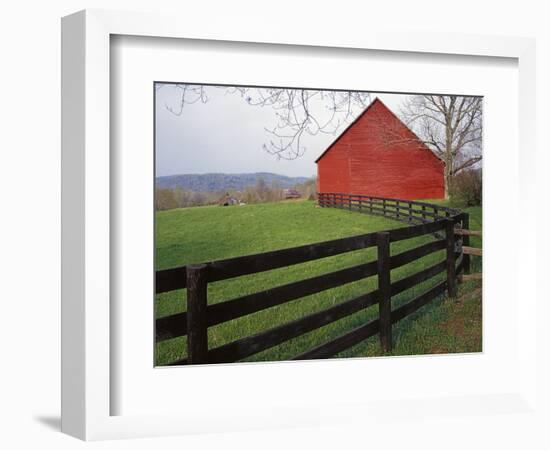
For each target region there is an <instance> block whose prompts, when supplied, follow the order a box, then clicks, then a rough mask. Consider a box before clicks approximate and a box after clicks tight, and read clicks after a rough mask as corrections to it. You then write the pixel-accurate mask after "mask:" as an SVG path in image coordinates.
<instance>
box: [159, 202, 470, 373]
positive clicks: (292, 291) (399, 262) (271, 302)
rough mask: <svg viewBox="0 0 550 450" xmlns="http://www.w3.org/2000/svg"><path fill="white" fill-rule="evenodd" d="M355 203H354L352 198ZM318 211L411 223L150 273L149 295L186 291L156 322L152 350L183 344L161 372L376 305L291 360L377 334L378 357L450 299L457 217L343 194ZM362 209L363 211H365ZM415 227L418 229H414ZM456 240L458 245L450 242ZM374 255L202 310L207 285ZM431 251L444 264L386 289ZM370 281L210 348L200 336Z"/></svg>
mask: <svg viewBox="0 0 550 450" xmlns="http://www.w3.org/2000/svg"><path fill="white" fill-rule="evenodd" d="M358 197H359V198H358ZM319 204H320V206H322V207H329V206H330V207H339V208H342V207H346V208H349V209H352V210H358V211H360V212H367V213H372V214H382V215H385V216H386V217H389V218H393V219H397V220H405V221H408V222H410V223H416V224H414V225H411V226H409V227H405V228H398V229H393V230H388V231H381V232H376V233H369V234H363V235H358V236H352V237H347V238H343V239H336V240H332V241H326V242H320V243H316V244H311V245H304V246H300V247H294V248H288V249H283V250H277V251H272V252H266V253H260V254H255V255H247V256H242V257H237V258H231V259H225V260H219V261H212V262H207V263H204V264H194V265H188V266H184V267H177V268H174V269H168V270H161V271H158V272H157V273H156V293H157V294H159V293H162V292H168V291H172V290H177V289H183V288H186V290H187V311H186V312H182V313H178V314H174V315H171V316H167V317H163V318H159V319H156V323H155V336H156V342H157V343H158V342H161V341H164V340H167V339H172V338H175V337H179V336H187V358H185V359H182V360H179V361H175V362H172V363H169V364H167V365H182V364H207V363H208V364H209V363H229V362H235V361H239V360H242V359H244V358H247V357H249V356H251V355H254V354H256V353H259V352H261V351H264V350H267V349H269V348H271V347H274V346H277V345H279V344H281V343H283V342H286V341H288V340H290V339H294V338H296V337H298V336H301V335H303V334H305V333H308V332H310V331H313V330H316V329H318V328H321V327H323V326H326V325H328V324H330V323H333V322H335V321H337V320H340V319H342V318H344V317H347V316H350V315H352V314H355V313H357V312H360V311H362V310H364V309H366V308H369V307H371V306H375V305H378V311H379V314H378V315H379V317H378V318H377V319H375V320H372V321H370V322H368V323H365V324H363V325H361V326H359V327H357V328H355V329H352V330H350V331H349V332H347V333H345V334H343V335H341V336H339V337H337V338H336V339H333V340H331V341H329V342H326V343H323V344H321V345H319V346H317V347H315V348H312V349H310V350H308V351H306V352H303V353H301V354H299V355H295V356H294V357H293V358H291V359H297V360H298V359H319V358H328V357H331V356H334V355H336V354H338V353H340V352H342V351H343V350H346V349H348V348H350V347H352V346H354V345H356V344H358V343H360V342H361V341H363V340H365V339H367V338H368V337H371V336H373V335H375V334H379V336H380V343H381V345H382V348H383V349H384V351H389V350H391V345H392V325H393V324H394V323H396V322H398V321H400V320H401V319H403V318H404V317H406V316H408V315H410V314H412V313H413V312H415V311H416V310H418V309H419V308H421V307H422V306H424V305H426V304H427V303H428V302H430V301H431V300H433V299H434V298H436V297H437V296H439V295H441V294H443V293H445V292H447V293H448V295H449V296H450V297H455V296H456V293H457V287H456V284H457V277H458V275H459V274H460V273H461V272H462V271H466V270H467V264H468V260H467V257H466V255H463V252H462V245H461V244H462V242H461V240H465V239H464V238H465V237H466V236H462V235H458V234H456V233H455V230H456V229H464V228H466V227H467V225H468V215H467V214H465V213H462V212H461V211H458V210H454V209H450V208H445V207H442V206H438V205H432V204H429V203H421V202H414V201H408V200H398V199H383V198H375V197H366V196H353V195H351V196H350V195H348V196H346V195H344V194H320V196H319ZM365 208H366V210H365ZM418 222H420V223H418ZM428 234H430V235H434V236H436V238H435V240H433V241H431V242H428V243H425V244H422V245H420V246H418V247H416V248H413V249H409V250H407V251H404V252H401V253H399V254H396V255H391V253H390V246H391V243H393V242H397V241H402V240H405V239H411V238H415V237H418V236H423V235H428ZM457 236H458V237H457ZM371 247H376V248H377V258H376V259H375V260H374V261H369V262H365V263H363V264H359V265H355V266H352V267H349V268H345V269H341V270H338V271H335V272H331V273H327V274H323V275H318V276H315V277H312V278H307V279H304V280H300V281H296V282H293V283H289V284H285V285H282V286H278V287H274V288H271V289H267V290H264V291H261V292H257V293H254V294H248V295H243V296H241V297H238V298H234V299H230V300H227V301H224V302H221V303H217V304H211V305H209V304H208V296H207V291H208V289H207V287H208V283H211V282H215V281H220V280H227V279H230V278H235V277H240V276H243V275H249V274H254V273H259V272H264V271H268V270H273V269H278V268H282V267H288V266H292V265H295V264H300V263H304V262H307V261H313V260H318V259H321V258H327V257H330V256H334V255H340V254H344V253H347V252H352V251H355V250H359V249H366V248H371ZM439 250H446V252H445V258H444V259H442V260H441V261H439V262H438V263H437V264H434V265H432V266H429V267H426V268H424V269H423V270H420V271H419V272H417V273H414V274H412V275H409V276H407V277H405V278H402V279H400V280H398V281H394V282H391V271H392V270H393V269H396V268H398V267H401V266H403V265H405V264H408V263H410V262H413V261H415V260H417V259H419V258H422V257H424V256H426V255H429V254H431V253H434V252H436V251H439ZM442 272H446V279H445V280H444V281H442V282H440V283H438V284H437V285H436V286H434V287H432V288H430V289H429V290H427V291H425V292H423V293H422V294H421V295H419V296H417V297H416V298H414V299H413V300H411V301H409V302H408V303H406V304H404V305H402V306H400V307H398V308H396V309H393V310H392V309H391V298H392V297H393V296H395V295H397V294H399V293H401V292H404V291H406V290H407V289H410V288H412V287H414V286H416V285H418V284H419V283H422V282H424V281H426V280H428V279H430V278H432V277H434V276H436V275H438V274H440V273H442ZM369 277H377V279H378V289H376V290H374V291H371V292H367V293H365V294H363V295H360V296H359V297H356V298H352V299H350V300H346V301H344V302H342V303H339V304H336V305H334V306H332V307H329V308H327V309H325V310H323V311H319V312H316V313H313V314H311V315H308V316H306V317H301V318H299V319H296V320H293V321H291V322H288V323H285V324H283V325H279V326H277V327H274V328H271V329H268V330H265V331H263V332H260V333H258V334H255V335H253V336H247V337H244V338H241V339H238V340H236V341H233V342H230V343H227V344H225V345H221V346H219V347H215V348H209V346H208V328H209V327H211V326H214V325H218V324H221V323H224V322H228V321H231V320H234V319H237V318H239V317H243V316H246V315H248V314H252V313H255V312H258V311H262V310H265V309H268V308H273V307H276V306H277V305H282V304H284V303H287V302H290V301H294V300H298V301H299V299H300V298H302V297H306V296H309V295H312V294H315V293H318V292H322V291H325V290H327V289H332V288H335V287H338V286H342V285H344V284H347V283H352V282H355V281H359V280H363V279H366V278H369Z"/></svg>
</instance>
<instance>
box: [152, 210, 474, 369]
mask: <svg viewBox="0 0 550 450" xmlns="http://www.w3.org/2000/svg"><path fill="white" fill-rule="evenodd" d="M476 217H477V213H476ZM156 219H157V222H156V246H157V253H156V266H157V270H158V269H165V268H170V267H175V266H180V265H186V264H189V263H198V262H204V261H212V260H216V259H223V258H229V257H234V256H240V255H247V254H251V253H259V252H264V251H269V250H276V249H281V248H288V247H293V246H297V245H303V244H307V243H314V242H321V241H326V240H329V239H337V238H340V237H346V236H352V235H357V234H363V233H369V232H373V231H379V230H383V229H390V228H397V227H401V226H404V225H403V224H401V223H400V222H396V221H392V220H389V219H384V218H380V217H373V216H368V215H363V214H358V213H354V212H349V211H345V210H337V209H332V208H315V205H314V203H313V202H308V201H298V202H296V201H292V202H280V203H271V204H257V205H246V206H242V207H237V206H236V207H225V208H224V207H218V206H212V207H199V208H185V209H177V210H171V211H163V212H158V213H157V216H156ZM477 220H478V219H477V218H476V219H474V218H472V227H473V225H474V223H475V222H476V221H477ZM479 220H480V211H479ZM430 239H432V237H430V236H423V237H420V238H415V239H411V240H408V241H403V242H398V243H396V244H393V245H392V253H399V252H401V251H403V250H405V249H407V248H412V247H415V246H417V245H419V244H420V243H423V242H428V241H429V240H430ZM474 245H476V244H475V243H474ZM375 252H376V249H367V250H359V251H355V252H351V253H347V254H345V255H339V256H335V257H330V258H325V259H322V260H317V261H312V262H309V263H304V264H300V265H296V266H292V267H289V268H283V269H277V270H273V271H269V272H265V273H261V274H254V275H249V276H245V277H240V278H237V279H232V280H226V281H221V282H217V283H211V284H209V288H208V296H209V303H217V302H221V301H226V300H229V299H231V298H235V297H238V296H240V295H243V294H247V293H253V292H257V291H261V290H264V289H266V288H269V287H274V286H277V285H281V284H285V283H289V282H292V281H297V280H300V279H304V278H308V277H311V276H315V275H319V274H322V273H327V272H332V271H334V270H337V269H340V268H345V267H349V266H352V265H355V264H359V263H362V262H366V261H370V260H374V259H375ZM443 257H444V256H443V252H437V253H434V254H432V255H429V256H427V257H425V258H422V259H421V260H419V261H416V262H414V263H411V264H408V265H406V266H404V267H402V268H399V269H398V270H395V271H393V273H392V277H393V279H399V278H402V277H404V276H407V275H408V274H411V273H413V272H416V271H418V270H420V269H421V268H423V267H425V266H427V265H429V264H433V263H436V262H438V261H440V260H441V259H443ZM442 276H443V274H442V275H440V276H439V277H436V279H434V280H430V281H428V282H426V283H424V285H421V286H417V287H415V288H414V289H411V290H409V291H406V292H404V293H402V294H400V295H399V296H397V297H396V298H394V307H397V306H399V305H400V304H402V303H404V302H406V301H407V300H410V299H411V298H412V297H413V296H414V295H417V294H418V293H420V292H421V291H423V290H425V289H427V288H428V287H429V286H431V285H433V284H435V282H437V281H438V280H440V279H441V277H442ZM465 287H466V285H463V286H462V287H461V290H464V289H465ZM374 289H376V277H371V278H369V279H367V280H361V281H358V282H355V283H350V284H348V285H345V286H342V287H339V288H335V289H331V290H327V291H325V292H322V293H319V294H315V295H311V296H308V297H304V298H302V299H299V300H295V301H293V302H290V303H287V304H285V305H281V306H277V307H275V308H271V309H268V310H265V311H261V312H258V313H255V314H251V315H249V316H246V317H243V318H240V319H237V320H234V321H231V322H228V323H225V324H221V325H217V326H215V327H211V328H210V329H209V345H210V346H211V347H214V346H219V345H222V344H225V343H227V342H230V341H233V340H235V339H238V338H241V337H244V336H248V335H250V334H254V333H258V332H261V331H264V330H266V329H268V328H271V327H274V326H277V325H280V324H282V323H285V322H288V321H290V320H293V319H296V318H299V317H303V316H305V315H308V314H311V313H313V312H315V311H319V310H322V309H325V308H327V307H328V306H331V305H334V304H336V303H339V302H342V301H344V300H348V299H351V298H353V297H355V296H358V295H361V294H364V293H366V292H368V291H371V290H374ZM468 289H471V288H468ZM455 303H456V302H451V301H449V300H442V299H439V300H436V301H434V302H433V303H432V304H431V305H429V306H427V307H425V308H423V309H422V310H421V311H420V312H419V313H417V314H415V315H414V316H412V317H411V318H408V319H406V320H404V321H403V322H402V324H400V325H398V326H397V327H395V331H394V340H395V350H394V353H395V354H418V353H426V352H429V353H433V352H442V351H443V352H449V351H479V350H480V345H481V326H480V324H481V306H480V303H479V301H473V302H472V303H471V304H468V305H466V304H464V308H463V309H464V312H463V314H464V319H465V320H467V319H469V318H472V317H474V318H475V320H473V321H472V322H471V323H468V324H467V325H464V324H462V328H463V330H462V331H461V334H462V335H467V336H468V339H460V338H457V339H454V340H453V339H451V338H450V337H449V336H451V335H453V332H451V331H449V330H446V329H445V328H441V327H442V326H443V324H445V323H447V322H448V321H449V320H451V319H453V320H454V319H456V314H455V312H454V309H456V305H455ZM477 304H479V307H477V306H476V305H477ZM472 308H473V309H476V308H477V309H479V311H478V312H475V313H473V312H472V311H471V309H472ZM184 309H185V290H180V291H175V292H169V293H166V294H160V295H158V296H157V299H156V315H157V317H163V316H166V315H170V314H173V313H175V312H180V311H183V310H184ZM476 311H477V310H476ZM376 316H377V308H376V306H374V307H371V308H369V309H367V310H366V311H364V312H360V313H357V314H354V315H352V316H350V317H347V318H344V319H341V320H339V321H337V322H335V323H333V324H331V325H329V326H326V327H323V328H320V329H319V330H316V331H313V332H311V333H308V334H306V335H304V336H301V337H299V338H296V339H293V340H291V341H289V342H286V343H284V344H282V345H279V346H277V347H275V348H272V349H269V350H266V351H264V352H262V353H259V354H257V355H254V356H252V357H250V358H249V359H248V360H250V361H265V360H284V359H288V358H291V357H292V356H294V355H296V354H298V353H300V352H302V351H304V350H307V349H309V348H311V347H312V346H314V345H318V344H320V343H323V342H326V341H329V340H331V339H333V338H335V337H337V336H338V335H340V334H342V333H345V332H347V331H349V330H350V329H351V328H352V327H355V326H358V325H360V324H362V323H365V321H368V320H371V319H372V318H374V317H376ZM478 319H479V320H478ZM426 320H427V322H426V323H423V322H422V321H426ZM449 323H450V322H449ZM436 328H437V329H439V330H440V335H439V337H438V335H437V332H436ZM464 329H465V330H466V331H464ZM478 329H479V330H478ZM426 333H431V340H432V341H433V342H432V341H430V340H429V339H427V338H426V336H425V335H426ZM476 333H477V335H476ZM474 335H476V336H477V337H475V336H474ZM472 336H474V337H472ZM466 341H467V342H466ZM378 347H379V346H378V338H377V337H374V338H371V339H369V340H368V341H366V342H365V343H363V344H360V345H357V346H356V347H354V348H352V349H349V350H348V351H346V352H344V353H342V354H341V355H339V356H369V355H375V354H378V352H379V348H378ZM184 356H185V337H182V338H176V339H172V340H170V341H166V342H163V343H160V344H159V345H157V355H156V362H157V364H162V363H167V362H170V361H173V360H176V359H179V358H182V357H184Z"/></svg>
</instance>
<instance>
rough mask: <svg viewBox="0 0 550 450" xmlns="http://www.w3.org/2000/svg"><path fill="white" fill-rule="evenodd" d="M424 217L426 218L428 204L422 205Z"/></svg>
mask: <svg viewBox="0 0 550 450" xmlns="http://www.w3.org/2000/svg"><path fill="white" fill-rule="evenodd" d="M422 219H424V220H426V205H422Z"/></svg>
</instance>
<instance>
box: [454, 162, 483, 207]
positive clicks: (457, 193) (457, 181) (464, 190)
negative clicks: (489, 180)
mask: <svg viewBox="0 0 550 450" xmlns="http://www.w3.org/2000/svg"><path fill="white" fill-rule="evenodd" d="M449 193H450V196H451V201H452V202H453V203H454V204H456V205H460V206H480V205H481V200H482V198H481V197H482V175H481V169H472V170H463V171H462V172H460V173H458V174H457V175H455V176H454V177H453V180H452V183H451V189H450V192H449Z"/></svg>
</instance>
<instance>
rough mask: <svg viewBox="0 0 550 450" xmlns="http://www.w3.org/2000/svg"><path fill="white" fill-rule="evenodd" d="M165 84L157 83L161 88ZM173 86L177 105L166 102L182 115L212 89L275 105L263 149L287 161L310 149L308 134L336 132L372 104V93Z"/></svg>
mask: <svg viewBox="0 0 550 450" xmlns="http://www.w3.org/2000/svg"><path fill="white" fill-rule="evenodd" d="M162 86H163V85H162V84H159V85H157V89H159V88H161V87H162ZM170 86H172V87H173V88H175V89H178V90H179V91H180V95H179V102H178V103H177V105H166V108H167V109H168V110H169V111H170V112H172V113H173V114H176V115H181V114H182V113H183V111H184V109H185V107H186V105H190V104H194V103H206V102H208V101H209V96H208V92H207V90H208V89H225V90H226V92H227V93H230V94H237V95H240V96H241V98H243V100H244V101H245V102H246V103H248V104H249V105H251V106H257V107H271V108H272V109H273V110H274V112H275V115H276V119H277V124H276V125H275V126H273V127H271V128H267V127H266V128H264V129H265V131H266V132H267V133H268V134H269V135H270V136H271V138H270V139H269V141H268V142H266V143H265V144H264V145H263V149H264V150H265V151H267V152H268V153H270V154H272V155H274V156H276V157H277V158H280V159H287V160H292V159H296V158H299V157H301V156H303V154H304V152H305V151H306V148H305V146H304V144H303V138H304V136H305V135H311V136H314V135H317V134H319V133H325V134H333V135H335V134H337V133H338V131H339V130H340V129H341V126H342V125H345V124H348V123H350V122H351V121H352V120H353V119H355V117H357V115H358V113H359V112H361V111H362V110H364V109H365V108H366V106H367V105H368V104H369V103H370V94H369V93H368V92H354V91H321V90H307V89H281V88H255V87H254V88H248V87H225V86H203V85H190V84H173V85H170Z"/></svg>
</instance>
